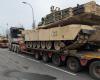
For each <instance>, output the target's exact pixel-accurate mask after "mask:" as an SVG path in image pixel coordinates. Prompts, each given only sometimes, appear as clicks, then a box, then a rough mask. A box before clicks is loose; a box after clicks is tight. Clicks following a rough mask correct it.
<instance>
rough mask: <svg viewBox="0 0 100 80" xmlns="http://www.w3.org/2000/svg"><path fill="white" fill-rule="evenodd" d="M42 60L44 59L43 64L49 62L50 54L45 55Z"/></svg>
mask: <svg viewBox="0 0 100 80" xmlns="http://www.w3.org/2000/svg"><path fill="white" fill-rule="evenodd" d="M42 59H43V62H49V56H48V54H43V56H42Z"/></svg>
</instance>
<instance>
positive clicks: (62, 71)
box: [45, 64, 77, 76]
mask: <svg viewBox="0 0 100 80" xmlns="http://www.w3.org/2000/svg"><path fill="white" fill-rule="evenodd" d="M45 65H46V66H48V67H51V68H54V69H56V70H59V71H62V72H64V73H67V74H70V75H73V76H76V75H77V74H75V73H72V72H69V71H66V70H63V69H60V68H57V67H54V66H51V65H48V64H45Z"/></svg>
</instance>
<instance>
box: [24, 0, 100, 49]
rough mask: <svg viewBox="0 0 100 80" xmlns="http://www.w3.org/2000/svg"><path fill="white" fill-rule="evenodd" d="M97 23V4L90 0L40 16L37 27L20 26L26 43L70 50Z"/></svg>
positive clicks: (99, 11)
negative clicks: (24, 28)
mask: <svg viewBox="0 0 100 80" xmlns="http://www.w3.org/2000/svg"><path fill="white" fill-rule="evenodd" d="M99 24H100V6H99V5H97V4H96V3H95V2H94V1H91V2H89V3H86V4H82V5H77V7H73V8H72V7H70V8H67V9H63V10H60V8H58V7H56V8H54V6H52V7H51V13H50V14H48V15H46V17H44V18H42V20H41V22H40V23H39V25H38V28H36V29H33V30H26V31H25V30H24V31H23V34H24V36H25V43H26V45H27V47H32V48H37V49H49V50H64V49H66V50H74V49H79V48H80V47H81V46H83V45H84V44H86V43H87V42H88V40H89V38H90V36H91V35H92V34H93V33H95V31H96V28H95V25H99Z"/></svg>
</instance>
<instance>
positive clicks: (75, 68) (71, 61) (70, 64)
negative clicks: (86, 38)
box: [66, 57, 82, 73]
mask: <svg viewBox="0 0 100 80" xmlns="http://www.w3.org/2000/svg"><path fill="white" fill-rule="evenodd" d="M66 64H67V68H68V69H69V70H70V71H72V72H75V73H76V72H79V71H80V70H81V68H82V66H81V65H80V62H79V60H78V59H76V58H74V57H69V58H68V60H67V61H66Z"/></svg>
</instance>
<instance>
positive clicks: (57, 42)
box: [54, 41, 65, 50]
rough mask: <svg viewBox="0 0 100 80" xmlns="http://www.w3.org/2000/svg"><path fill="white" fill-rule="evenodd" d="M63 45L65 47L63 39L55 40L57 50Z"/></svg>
mask: <svg viewBox="0 0 100 80" xmlns="http://www.w3.org/2000/svg"><path fill="white" fill-rule="evenodd" d="M63 47H65V44H64V42H61V41H55V42H54V48H55V50H60V49H61V48H63Z"/></svg>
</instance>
